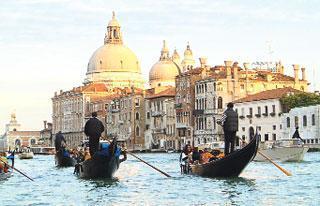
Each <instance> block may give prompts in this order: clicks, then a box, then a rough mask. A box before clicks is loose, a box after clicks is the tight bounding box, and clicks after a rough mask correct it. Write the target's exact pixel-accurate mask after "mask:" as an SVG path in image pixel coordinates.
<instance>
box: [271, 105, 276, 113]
mask: <svg viewBox="0 0 320 206" xmlns="http://www.w3.org/2000/svg"><path fill="white" fill-rule="evenodd" d="M272 113H276V105H272Z"/></svg>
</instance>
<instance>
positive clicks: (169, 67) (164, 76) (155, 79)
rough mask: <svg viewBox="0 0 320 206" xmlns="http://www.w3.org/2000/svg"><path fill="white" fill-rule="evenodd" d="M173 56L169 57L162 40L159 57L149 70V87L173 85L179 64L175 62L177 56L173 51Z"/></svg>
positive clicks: (164, 42)
mask: <svg viewBox="0 0 320 206" xmlns="http://www.w3.org/2000/svg"><path fill="white" fill-rule="evenodd" d="M173 57H174V58H170V57H169V49H168V47H167V43H166V41H165V40H164V41H163V47H162V50H161V55H160V59H159V61H158V62H157V63H155V64H154V65H153V66H152V68H151V70H150V72H149V83H150V87H151V88H156V87H162V86H173V87H174V86H175V78H176V76H177V75H179V74H180V68H179V65H178V64H177V63H176V62H177V61H176V60H177V59H178V58H179V55H178V53H177V52H176V51H175V52H174V55H173Z"/></svg>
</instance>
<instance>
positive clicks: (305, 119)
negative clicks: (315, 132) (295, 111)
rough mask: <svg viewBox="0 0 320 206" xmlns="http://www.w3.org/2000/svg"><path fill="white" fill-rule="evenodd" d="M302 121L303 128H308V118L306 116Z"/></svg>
mask: <svg viewBox="0 0 320 206" xmlns="http://www.w3.org/2000/svg"><path fill="white" fill-rule="evenodd" d="M302 120H303V122H302V123H303V126H304V127H306V126H307V116H306V115H304V116H303V119H302Z"/></svg>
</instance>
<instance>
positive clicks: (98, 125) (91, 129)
mask: <svg viewBox="0 0 320 206" xmlns="http://www.w3.org/2000/svg"><path fill="white" fill-rule="evenodd" d="M103 131H104V126H103V124H102V122H101V121H100V120H99V119H97V112H92V118H90V119H89V120H88V121H87V123H86V125H85V127H84V133H85V134H86V135H87V136H88V137H89V151H90V155H91V157H93V155H94V153H95V152H96V151H98V148H99V140H100V136H101V133H102V132H103Z"/></svg>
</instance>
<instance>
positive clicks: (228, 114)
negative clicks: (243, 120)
mask: <svg viewBox="0 0 320 206" xmlns="http://www.w3.org/2000/svg"><path fill="white" fill-rule="evenodd" d="M217 123H218V124H220V125H221V126H222V127H223V132H224V154H225V155H228V154H230V153H232V152H233V151H234V142H235V138H236V133H237V131H238V125H239V119H238V113H237V112H236V111H234V110H233V103H232V102H230V103H228V105H227V109H226V110H225V111H224V113H223V115H222V118H221V119H220V121H218V122H217Z"/></svg>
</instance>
